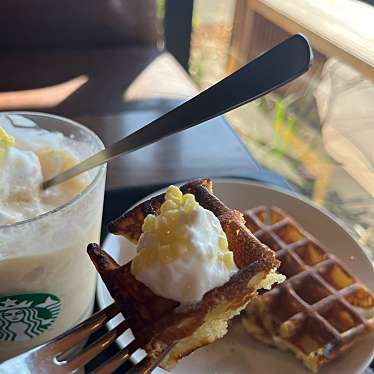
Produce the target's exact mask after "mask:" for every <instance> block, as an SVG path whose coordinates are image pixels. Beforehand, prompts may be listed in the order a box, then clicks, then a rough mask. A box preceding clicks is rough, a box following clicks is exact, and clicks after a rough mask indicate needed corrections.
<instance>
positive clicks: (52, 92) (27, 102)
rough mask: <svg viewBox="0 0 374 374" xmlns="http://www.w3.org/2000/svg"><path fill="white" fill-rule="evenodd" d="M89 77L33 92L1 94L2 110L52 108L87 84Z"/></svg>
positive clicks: (77, 78) (83, 76) (0, 107)
mask: <svg viewBox="0 0 374 374" xmlns="http://www.w3.org/2000/svg"><path fill="white" fill-rule="evenodd" d="M87 81H88V77H87V76H86V75H80V76H78V77H76V78H73V79H71V80H69V81H67V82H63V83H59V84H56V85H53V86H49V87H43V88H35V89H32V90H22V91H9V92H0V110H5V109H7V110H10V109H20V108H29V109H32V108H52V107H55V106H57V105H59V104H61V103H62V102H63V101H64V100H66V99H67V98H68V97H69V96H70V95H71V94H72V93H74V92H75V91H77V90H78V89H79V88H80V87H82V86H83V85H84V84H86V83H87Z"/></svg>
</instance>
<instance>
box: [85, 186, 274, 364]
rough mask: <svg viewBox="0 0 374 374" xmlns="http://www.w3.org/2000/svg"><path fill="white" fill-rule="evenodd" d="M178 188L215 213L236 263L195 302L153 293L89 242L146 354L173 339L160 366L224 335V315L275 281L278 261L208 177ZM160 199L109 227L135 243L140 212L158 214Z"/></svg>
mask: <svg viewBox="0 0 374 374" xmlns="http://www.w3.org/2000/svg"><path fill="white" fill-rule="evenodd" d="M181 190H182V192H183V193H192V194H193V195H194V196H195V198H196V200H197V201H198V203H199V204H200V205H201V206H202V207H203V208H205V209H208V210H210V211H212V212H213V213H214V214H215V215H216V217H217V218H218V220H219V221H220V223H221V226H222V228H223V230H224V232H225V234H226V236H227V240H228V245H229V249H230V250H231V251H232V252H233V254H234V261H235V263H236V265H237V267H238V268H239V271H238V272H237V273H235V274H234V275H233V276H232V277H231V278H230V279H229V281H228V282H226V283H225V284H224V285H222V286H221V287H217V288H214V289H213V290H211V291H209V292H207V293H206V294H205V295H204V297H203V299H202V300H201V301H199V302H198V303H195V304H192V305H180V304H179V303H178V302H176V301H173V300H169V299H166V298H163V297H161V296H158V295H156V294H154V293H153V292H152V291H151V290H150V289H149V288H147V287H146V286H145V285H144V284H142V283H141V282H139V281H137V280H136V279H135V277H134V276H133V275H132V273H131V271H130V265H131V264H130V263H128V264H126V265H123V266H119V265H118V264H117V263H116V262H115V261H114V260H113V259H112V258H111V257H110V256H109V255H108V254H107V253H106V252H105V251H104V250H102V249H101V248H100V246H99V245H97V244H91V245H89V247H88V253H89V255H90V257H91V259H92V261H93V262H94V264H95V266H96V268H97V270H98V272H99V273H100V275H101V277H102V279H103V281H104V283H105V284H106V286H107V288H108V290H109V292H110V293H111V295H112V297H113V299H114V300H115V301H116V302H117V303H118V304H119V305H120V307H121V310H122V313H123V314H124V316H125V318H126V319H127V321H128V323H129V326H130V328H131V329H132V332H133V333H134V335H135V337H136V339H137V340H138V341H139V342H140V343H141V345H142V346H143V347H144V349H145V350H146V351H147V353H148V354H149V355H151V356H155V357H157V356H158V354H159V353H160V352H161V351H162V350H163V349H164V348H165V347H166V346H167V345H169V344H170V343H173V342H177V344H176V345H175V347H174V348H173V349H172V351H171V352H170V353H169V355H168V357H167V358H166V359H165V360H164V361H163V363H162V365H161V366H162V367H164V368H166V369H170V368H172V367H173V366H175V364H176V362H177V361H178V359H180V358H182V357H184V356H186V355H188V354H189V353H191V352H192V351H194V350H195V349H197V348H199V347H201V346H204V345H206V344H209V343H212V342H213V341H215V340H217V339H219V338H221V337H222V336H223V335H225V334H226V332H227V327H228V320H230V319H231V318H232V317H233V316H235V315H236V314H238V313H240V311H241V310H243V309H244V308H245V307H246V306H247V304H248V303H249V302H250V301H251V300H252V299H253V298H254V297H255V296H256V295H257V290H258V289H260V288H262V287H264V286H265V285H268V284H269V283H270V284H271V283H273V282H274V281H278V280H279V278H277V276H278V277H279V275H275V273H274V271H275V269H277V268H278V266H279V264H280V263H279V261H278V260H276V259H275V254H274V252H273V251H272V250H270V249H269V248H268V247H267V246H266V245H264V244H262V243H260V242H259V241H258V240H257V239H256V238H255V237H254V236H253V235H252V234H251V232H250V231H249V230H248V228H247V227H246V226H245V220H244V218H243V215H242V214H241V213H240V212H238V211H236V210H233V209H230V208H228V207H227V206H225V205H224V204H223V203H222V202H221V201H220V200H219V199H218V198H217V197H216V196H214V194H213V192H212V182H211V181H210V180H208V179H204V180H197V181H193V182H191V183H188V184H186V185H184V186H182V187H181ZM163 201H164V194H161V195H158V196H156V197H153V198H152V199H150V200H147V201H145V202H144V203H142V204H140V205H138V206H136V207H135V208H134V209H132V210H130V211H128V212H126V213H124V214H123V215H122V216H121V217H119V218H118V219H116V220H115V221H113V222H112V223H111V224H110V225H109V231H110V232H112V233H114V234H117V235H123V236H125V237H126V238H127V239H129V240H130V241H132V242H133V243H135V244H136V243H137V241H138V239H139V237H140V235H141V233H142V224H143V222H144V219H145V217H146V216H147V215H148V214H156V215H157V214H159V212H160V207H161V204H162V202H163ZM266 283H267V284H266Z"/></svg>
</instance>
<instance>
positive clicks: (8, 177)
mask: <svg viewBox="0 0 374 374" xmlns="http://www.w3.org/2000/svg"><path fill="white" fill-rule="evenodd" d="M76 143H77V142H74V140H72V139H69V138H66V137H65V136H64V135H63V134H62V133H59V132H50V131H47V130H44V129H41V128H39V127H37V126H36V124H35V123H33V122H32V121H30V120H29V119H27V118H25V117H22V116H19V115H6V116H0V225H5V224H11V223H15V222H19V221H23V220H26V219H29V218H33V217H36V216H38V215H40V214H42V213H45V212H48V211H50V210H52V209H54V208H57V207H59V206H61V205H63V204H64V203H66V202H68V201H69V200H71V199H72V198H73V197H74V196H75V195H76V194H78V193H79V192H81V191H83V189H84V188H85V187H86V186H87V185H88V183H89V177H88V175H82V176H78V177H76V178H73V179H72V180H70V181H67V182H65V183H63V184H61V185H59V186H55V187H53V188H50V189H48V190H46V191H42V190H41V188H40V186H41V183H42V182H43V180H46V179H49V178H51V177H53V176H54V175H56V174H58V173H60V172H62V171H63V170H66V169H68V168H70V167H72V166H73V165H74V164H76V163H78V162H79V160H80V158H79V156H78V154H77V153H76V151H75V147H76V146H77V144H76Z"/></svg>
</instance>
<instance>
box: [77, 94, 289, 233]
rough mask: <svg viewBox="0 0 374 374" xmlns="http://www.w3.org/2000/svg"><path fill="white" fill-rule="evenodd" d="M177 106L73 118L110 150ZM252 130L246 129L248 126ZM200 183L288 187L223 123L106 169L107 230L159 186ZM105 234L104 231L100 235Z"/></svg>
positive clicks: (158, 104)
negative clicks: (240, 181)
mask: <svg viewBox="0 0 374 374" xmlns="http://www.w3.org/2000/svg"><path fill="white" fill-rule="evenodd" d="M180 103H181V101H178V100H161V101H160V100H157V101H154V102H152V101H150V102H148V105H146V106H144V102H143V103H142V105H141V106H137V105H136V104H134V106H133V107H132V108H127V110H126V112H122V113H120V114H115V115H108V116H85V117H77V118H75V119H76V120H78V121H79V122H81V123H83V124H85V125H86V126H88V127H90V128H91V129H93V130H94V131H95V132H96V133H97V134H98V135H99V136H100V138H101V139H102V140H103V142H104V143H105V144H106V145H108V144H110V143H112V142H114V141H117V140H119V139H120V138H122V137H124V136H126V135H128V134H130V133H132V132H133V131H135V130H137V129H138V128H140V127H142V126H144V125H145V124H147V123H148V122H150V121H151V120H153V119H155V118H157V117H158V116H160V115H162V114H163V113H165V112H167V111H169V110H170V109H172V108H173V107H175V106H176V105H178V104H180ZM249 125H250V124H249ZM199 177H236V178H250V179H255V180H259V181H263V182H265V183H274V184H278V185H283V186H285V187H287V183H286V182H285V181H284V179H283V178H281V177H279V176H277V175H276V174H274V173H270V172H268V171H266V170H264V169H262V168H261V167H260V166H259V165H258V164H257V162H256V161H255V160H254V159H253V157H252V156H251V155H250V154H249V152H248V151H247V149H246V147H245V146H244V145H243V144H242V143H241V141H240V140H239V138H238V137H237V135H236V134H235V133H234V132H233V130H232V129H231V127H230V126H229V125H228V124H227V123H226V121H225V120H224V119H223V117H218V118H216V119H213V120H210V121H208V122H206V123H204V124H201V125H199V126H197V127H195V128H192V129H189V130H186V131H184V132H181V133H179V134H176V135H172V136H170V137H168V138H166V139H164V140H162V141H159V142H157V143H155V144H153V145H150V146H147V147H145V148H143V149H140V150H137V151H135V152H133V153H131V154H128V155H124V156H121V157H119V158H118V159H116V160H113V161H111V162H110V163H109V165H108V174H107V183H106V195H105V204H104V218H103V223H104V228H105V224H106V223H107V222H108V221H109V220H111V219H113V218H115V217H117V216H119V215H120V214H122V212H123V211H125V210H126V209H127V208H129V206H131V205H132V204H133V203H135V202H136V201H137V200H139V199H140V198H142V197H144V196H145V195H147V194H149V193H150V192H152V191H154V190H156V189H159V188H161V187H163V186H166V185H169V184H172V183H177V182H182V181H186V180H191V179H195V178H199ZM105 233H106V231H105V229H104V231H103V233H102V234H103V235H105Z"/></svg>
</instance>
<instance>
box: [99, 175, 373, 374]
mask: <svg viewBox="0 0 374 374" xmlns="http://www.w3.org/2000/svg"><path fill="white" fill-rule="evenodd" d="M158 193H160V191H157V192H155V194H158ZM214 193H215V195H217V196H218V197H219V198H220V199H222V201H224V202H225V204H227V205H228V206H229V207H231V208H236V209H238V210H241V211H243V210H245V209H247V208H251V207H256V206H258V205H275V206H278V207H280V208H282V209H284V210H285V211H287V212H288V213H289V214H290V215H291V216H293V217H294V218H295V219H296V220H297V221H298V222H300V224H301V225H302V226H304V227H305V228H306V229H307V230H308V231H309V232H310V233H311V234H313V235H314V236H315V237H317V238H318V239H319V240H320V241H321V242H322V243H324V244H325V245H326V246H327V248H329V249H330V251H331V252H332V253H334V254H335V255H337V256H338V257H340V258H341V259H342V260H343V261H344V262H345V263H346V264H348V265H349V267H350V269H351V270H352V271H353V272H354V273H355V274H358V275H359V276H360V278H361V280H362V281H363V282H364V283H365V284H366V285H369V286H370V287H372V291H373V287H374V271H373V266H372V264H371V263H370V261H369V259H368V258H367V256H366V255H365V253H364V252H363V250H362V249H361V248H360V246H359V245H358V244H357V243H356V241H355V240H354V239H353V238H352V237H351V236H350V235H349V234H348V233H347V232H346V231H345V230H344V229H343V227H342V226H341V225H340V224H339V223H337V221H336V220H335V219H334V218H333V217H332V216H330V215H328V214H327V213H326V212H324V211H322V210H320V209H318V208H316V207H315V206H313V205H312V203H311V202H309V201H307V200H306V199H302V198H300V197H297V196H295V195H293V194H290V193H289V192H286V191H282V190H279V189H275V188H270V187H266V186H263V185H259V184H255V183H252V182H247V181H243V180H218V181H215V183H214ZM148 198H149V196H148V197H146V198H144V200H146V199H148ZM103 248H104V249H105V250H106V251H107V252H108V253H109V254H110V255H111V256H113V257H114V259H116V260H117V261H118V262H119V263H120V264H125V263H126V262H128V261H129V260H130V259H131V258H132V257H133V256H134V255H135V248H134V246H133V245H132V244H131V243H130V242H129V241H127V240H126V239H124V238H122V237H118V236H114V235H109V236H108V237H107V238H106V240H105V241H104V244H103ZM97 297H98V303H99V306H100V308H104V307H106V306H107V305H109V304H110V303H111V302H112V298H111V297H110V295H109V293H108V291H107V289H106V287H105V285H104V284H103V282H102V281H101V279H98V287H97ZM121 318H122V317H120V316H117V319H113V320H112V321H110V323H109V324H108V325H109V327H113V326H115V325H116V324H117V323H118V322H119V321H120V320H121ZM131 339H132V334H131V333H126V334H124V335H122V336H121V337H120V338H119V339H118V344H119V346H121V347H123V346H125V345H127V344H128V343H129V341H130V340H131ZM143 354H144V353H141V352H137V353H136V354H135V355H134V356H133V357H132V358H133V360H134V361H135V362H137V361H138V360H139V359H141V358H142V355H143ZM373 356H374V334H370V335H368V336H367V337H365V338H364V339H362V340H360V341H359V342H357V344H355V345H354V347H353V348H352V349H350V350H349V351H348V352H346V353H345V354H343V355H342V356H341V357H340V358H338V359H337V360H335V361H334V362H332V363H331V364H328V365H326V366H325V367H323V369H321V371H320V374H333V373H334V374H336V373H349V374H354V373H361V372H362V371H363V370H364V369H365V368H366V367H367V366H368V365H369V363H370V361H371V359H372V358H373ZM172 372H173V373H175V374H231V373H232V374H244V373H245V374H247V373H251V374H252V373H253V374H263V373H266V374H280V373H300V374H310V372H309V371H307V370H306V369H304V367H303V366H302V365H301V363H299V362H298V360H296V358H295V357H294V356H293V355H292V354H290V353H287V352H280V351H278V350H276V349H272V348H269V347H266V346H265V345H263V344H261V343H258V342H257V341H254V340H253V339H251V338H250V337H249V336H248V335H247V334H246V333H245V332H244V331H243V329H241V327H240V324H239V323H238V322H237V321H234V323H233V324H232V325H231V327H230V331H229V333H228V334H227V335H226V336H225V337H224V338H223V339H221V340H219V341H217V342H215V343H213V344H211V345H209V346H207V347H203V348H201V349H199V350H197V351H196V352H194V353H192V354H191V355H189V356H188V357H186V358H185V359H183V360H181V361H180V362H179V364H178V365H177V367H176V368H175V369H174V370H173V371H172ZM154 373H155V374H156V373H157V374H161V373H167V372H166V371H164V370H162V369H156V370H155V371H154Z"/></svg>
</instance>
